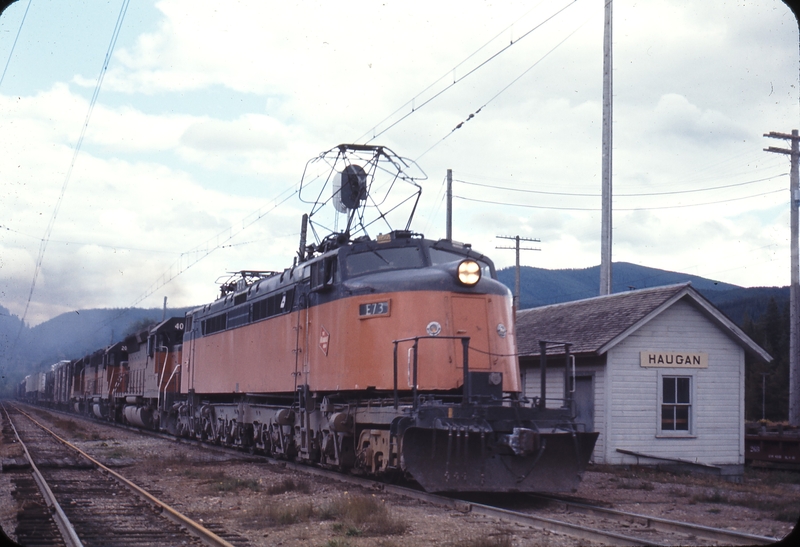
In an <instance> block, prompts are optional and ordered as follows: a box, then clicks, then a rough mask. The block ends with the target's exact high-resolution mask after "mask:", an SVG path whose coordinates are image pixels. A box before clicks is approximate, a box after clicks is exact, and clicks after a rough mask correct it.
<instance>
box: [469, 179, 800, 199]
mask: <svg viewBox="0 0 800 547" xmlns="http://www.w3.org/2000/svg"><path fill="white" fill-rule="evenodd" d="M788 174H789V173H779V174H777V175H773V176H771V177H764V178H760V179H754V180H748V181H745V182H737V183H734V184H724V185H722V186H709V187H706V188H694V189H691V190H672V191H669V192H641V193H636V194H625V193H620V192H617V193H615V194H614V197H615V198H618V197H645V196H669V195H675V194H690V193H695V192H708V191H711V190H722V189H725V188H735V187H737V186H745V185H748V184H755V183H757V182H765V181H768V180H772V179H776V178H778V177H784V176H786V175H788ZM453 182H460V183H462V184H468V185H470V186H481V187H483V188H492V189H494V190H508V191H509V192H524V193H526V194H542V195H548V196H574V197H600V194H599V193H592V194H586V193H580V192H548V191H544V190H530V189H528V188H511V187H508V186H498V185H495V184H483V183H479V182H471V181H468V180H462V179H454V180H453Z"/></svg>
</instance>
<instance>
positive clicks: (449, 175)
mask: <svg viewBox="0 0 800 547" xmlns="http://www.w3.org/2000/svg"><path fill="white" fill-rule="evenodd" d="M446 234H447V235H446V236H445V239H447V241H453V170H452V169H448V170H447V230H446Z"/></svg>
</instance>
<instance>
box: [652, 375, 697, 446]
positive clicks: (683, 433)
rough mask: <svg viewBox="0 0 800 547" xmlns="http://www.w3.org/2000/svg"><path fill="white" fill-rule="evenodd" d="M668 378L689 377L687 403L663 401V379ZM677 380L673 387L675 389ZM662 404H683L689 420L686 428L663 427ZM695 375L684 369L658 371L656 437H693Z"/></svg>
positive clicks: (695, 397) (694, 423)
mask: <svg viewBox="0 0 800 547" xmlns="http://www.w3.org/2000/svg"><path fill="white" fill-rule="evenodd" d="M668 378H675V379H678V378H688V379H689V402H688V403H678V402H677V401H676V402H674V403H665V402H664V380H665V379H668ZM677 387H678V386H677V382H676V385H675V389H676V391H677ZM664 406H671V407H677V406H683V407H686V408H687V409H688V412H687V418H688V421H689V424H688V428H687V429H663V428H662V426H663V424H662V412H663V409H664ZM696 406H697V377H696V376H695V374H693V373H687V371H686V370H669V371H658V400H657V404H656V437H657V438H673V439H674V438H695V437H696V436H697V435H696V433H695V432H696V422H697V411H696Z"/></svg>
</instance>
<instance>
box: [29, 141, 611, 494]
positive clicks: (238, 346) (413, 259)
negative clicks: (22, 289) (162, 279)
mask: <svg viewBox="0 0 800 547" xmlns="http://www.w3.org/2000/svg"><path fill="white" fill-rule="evenodd" d="M359 155H360V156H361V159H363V160H364V161H365V163H363V164H361V165H363V166H364V167H362V166H360V165H357V164H355V163H351V162H350V158H351V157H357V156H359ZM321 158H324V159H326V160H327V159H330V160H331V162H330V165H332V166H333V167H332V168H331V170H332V171H334V170H336V166H337V162H340V161H342V160H344V161H345V163H346V167H345V168H344V169H343V170H341V171H336V176H335V177H332V178H330V179H329V180H334V179H335V181H336V185H334V194H333V197H334V198H336V199H338V200H339V202H338V205H337V209H336V210H337V211H339V212H342V213H345V214H347V215H348V221H347V227H346V229H345V230H344V231H342V232H339V233H332V234H330V235H329V236H327V237H325V238H323V239H322V240H319V243H317V244H312V245H308V246H306V245H305V234H306V223H307V222H309V218H310V217H309V216H308V215H306V216H304V222H303V227H302V230H301V244H300V252H299V253H298V259H297V260H296V261H295V263H294V264H293V265H292V267H290V268H287V269H285V270H284V271H282V272H263V271H242V272H238V274H237V275H236V276H235V277H234V278H233V279H232V280H231V281H230V282H227V283H224V284H223V285H222V287H221V291H220V296H219V298H217V299H216V300H215V301H214V302H212V303H210V304H206V305H204V306H201V307H198V308H196V309H194V310H192V311H190V312H188V313H187V314H186V315H185V317H173V318H170V319H167V320H165V321H162V322H161V323H159V324H158V325H156V326H154V327H152V328H150V329H147V330H144V331H142V332H140V333H138V334H136V335H133V336H130V337H128V338H126V339H125V340H124V342H123V343H121V344H118V345H116V346H111V347H109V348H107V349H106V350H101V351H100V352H96V354H92V355H89V356H86V357H84V358H82V359H79V360H76V361H71V362H68V361H65V362H61V363H59V364H57V365H55V368H54V371H53V374H56V375H59V376H58V378H59V383H58V385H59V386H62V385H63V386H65V387H64V391H65V392H68V391H69V390H70V388H69V386H71V391H72V395H71V397H69V396H68V395H67V396H66V397H68V398H69V399H70V403H71V405H72V407H73V409H74V411H77V412H83V413H85V414H90V415H91V414H93V415H94V416H96V417H98V418H101V419H107V420H112V421H118V422H123V423H129V424H133V425H136V426H139V427H144V428H152V429H158V430H162V431H167V432H169V433H172V434H174V435H178V436H183V437H193V438H197V439H201V440H209V441H212V442H216V443H218V444H222V445H227V446H234V447H239V448H242V449H247V450H251V451H254V452H260V453H265V454H269V455H271V456H273V457H277V458H284V459H292V460H296V461H300V462H305V463H309V464H313V465H319V466H323V467H329V468H335V469H339V470H342V471H347V472H352V473H357V474H362V475H369V476H375V477H381V476H405V477H410V478H411V479H413V480H415V481H416V482H418V483H419V484H420V485H421V486H422V487H423V488H425V489H426V490H428V491H432V492H564V491H574V490H575V489H576V488H577V486H578V483H579V481H580V477H581V475H582V472H583V470H584V469H585V467H586V465H587V463H588V461H589V459H590V457H591V453H592V450H593V449H594V445H595V442H596V440H597V433H586V432H582V431H579V430H578V428H577V426H576V424H575V422H574V417H573V416H572V408H571V405H570V404H569V401H568V400H567V401H564V405H563V406H562V407H561V408H548V405H546V404H544V401H543V400H534V401H530V400H527V399H525V398H524V397H522V396H521V391H522V390H521V385H520V384H521V380H520V373H519V366H518V360H517V356H516V333H515V327H514V316H513V309H512V298H511V293H510V291H509V290H508V288H506V287H505V286H504V285H503V284H501V283H500V282H499V281H497V278H496V272H495V267H494V264H493V263H492V261H491V260H490V259H489V258H487V257H485V256H484V255H482V254H480V253H478V252H476V251H474V250H473V249H472V248H471V247H470V246H469V245H464V244H458V243H455V242H453V241H450V240H438V241H436V240H430V239H425V238H424V237H423V236H422V235H420V234H415V233H413V232H411V231H409V230H408V229H405V230H391V231H389V233H387V234H383V235H379V236H377V237H376V238H374V239H373V238H371V237H369V236H368V235H367V234H366V226H365V225H364V223H363V218H364V217H363V211H364V209H363V208H364V207H366V205H365V203H366V200H367V195H368V189H369V188H370V187H371V183H370V182H369V180H370V177H374V176H376V175H375V173H383V172H385V171H386V169H387V168H389V169H391V168H394V167H396V168H398V173H396V174H395V175H394V176H395V180H400V179H402V180H406V181H411V182H412V184H414V183H413V180H414V179H411V178H408V177H406V178H403V176H401V175H402V173H401V171H402V169H401V167H404V166H408V165H409V164H410V163H413V162H409V161H408V160H404V159H402V158H400V157H399V156H396V155H394V153H393V152H391V151H390V150H388V149H386V148H385V147H380V146H370V145H339V146H338V147H336V148H334V149H331V150H330V151H328V152H326V153H323V154H322V155H320V159H321ZM315 161H316V160H315ZM380 162H384V163H383V164H381V165H382V166H381V167H380V168H378V167H379V164H380ZM310 163H311V162H310ZM307 169H308V166H307ZM392 184H394V182H392ZM414 185H415V184H414ZM301 186H302V183H301ZM389 186H392V185H391V184H390V185H389ZM415 186H416V187H417V188H419V186H417V185H415ZM418 195H419V194H418V193H417V199H418ZM325 203H327V202H325ZM323 204H324V203H323ZM320 205H321V204H320V203H319V202H315V203H314V208H313V210H312V214H313V213H314V211H318V210H319V209H318V206H320ZM414 207H416V205H415V206H414ZM412 216H413V211H412ZM357 218H358V219H361V222H362V226H361V229H362V231H363V233H364V235H363V236H361V237H356V238H353V237H351V235H350V234H351V228H352V227H353V225H352V223H353V221H354V219H357ZM380 218H381V219H384V216H383V214H381V216H380ZM408 225H410V218H409V220H408V224H407V226H408ZM48 374H50V373H48ZM70 375H71V378H69V376H70ZM40 385H41V386H43V387H41V389H42V390H46V389H47V388H46V387H45V383H43V382H40V379H36V378H32V379H31V378H29V379H27V380H26V382H24V383H23V385H21V386H20V388H19V389H20V394H21V395H22V396H25V397H26V398H27V399H28V400H34V401H39V402H45V404H47V403H46V401H47V400H49V399H48V397H49V395H47V393H43V394H39V393H37V392H36V390H38V389H40V388H39V387H38V386H40ZM48 385H49V384H48ZM54 385H55V383H54ZM51 391H53V390H52V389H51ZM95 391H97V393H95ZM56 392H59V391H58V390H56ZM90 392H91V393H90ZM59 393H60V392H59ZM59 397H60V398H62V399H63V398H65V396H61V395H59ZM565 397H566V396H565ZM52 398H53V397H51V399H52ZM59 402H60V401H59V400H56V404H59Z"/></svg>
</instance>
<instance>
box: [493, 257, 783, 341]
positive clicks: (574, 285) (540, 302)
mask: <svg viewBox="0 0 800 547" xmlns="http://www.w3.org/2000/svg"><path fill="white" fill-rule="evenodd" d="M497 276H498V278H499V279H500V281H502V282H503V283H504V284H505V285H506V286H507V287H509V288H510V289H511V291H512V292H513V291H514V267H513V266H512V267H510V268H504V269H502V270H499V271H498V272H497ZM612 281H613V287H612V288H613V292H622V291H628V290H632V289H646V288H648V287H658V286H662V285H672V284H675V283H685V282H687V281H690V282H691V283H692V287H694V288H695V289H696V290H698V291H699V292H700V293H701V294H702V295H703V296H705V297H706V298H708V300H710V301H711V302H712V303H713V304H714V305H715V306H717V307H718V308H719V309H720V310H721V311H722V312H723V313H724V314H725V315H727V316H728V317H729V318H730V319H731V320H733V321H734V322H736V323H737V324H738V325H740V326H741V325H742V324H743V322H744V318H745V316H746V315H749V317H750V318H751V319H753V320H757V319H758V318H759V317H761V315H763V313H764V312H765V311H766V309H767V304H768V303H769V301H770V298H774V299H775V301H776V303H777V304H778V307H779V309H783V307H784V305H785V303H787V302H788V301H789V287H752V288H745V287H739V286H737V285H731V284H730V283H723V282H721V281H714V280H711V279H706V278H704V277H699V276H696V275H690V274H685V273H679V272H671V271H667V270H659V269H657V268H648V267H646V266H638V265H636V264H630V263H627V262H615V263H614V270H613V275H612ZM599 287H600V266H592V267H591V268H583V269H564V270H545V269H543V268H532V267H529V266H523V267H521V268H520V309H525V308H535V307H538V306H546V305H548V304H558V303H559V302H570V301H573V300H581V299H583V298H591V297H594V296H597V295H598V291H599Z"/></svg>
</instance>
